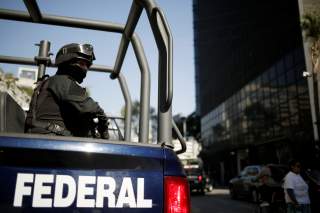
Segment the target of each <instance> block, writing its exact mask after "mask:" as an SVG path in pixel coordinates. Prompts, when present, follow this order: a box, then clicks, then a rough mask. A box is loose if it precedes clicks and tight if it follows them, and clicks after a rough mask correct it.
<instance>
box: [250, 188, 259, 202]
mask: <svg viewBox="0 0 320 213" xmlns="http://www.w3.org/2000/svg"><path fill="white" fill-rule="evenodd" d="M250 191H251V192H250V200H251V201H252V202H253V203H258V202H259V194H258V191H257V189H256V188H252V189H251V190H250Z"/></svg>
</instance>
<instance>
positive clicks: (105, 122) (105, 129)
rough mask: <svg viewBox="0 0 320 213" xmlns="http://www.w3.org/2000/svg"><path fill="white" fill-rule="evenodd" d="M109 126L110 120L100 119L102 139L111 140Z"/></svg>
mask: <svg viewBox="0 0 320 213" xmlns="http://www.w3.org/2000/svg"><path fill="white" fill-rule="evenodd" d="M108 125H109V122H108V120H104V119H99V122H98V132H99V134H100V137H101V138H102V139H109V132H108Z"/></svg>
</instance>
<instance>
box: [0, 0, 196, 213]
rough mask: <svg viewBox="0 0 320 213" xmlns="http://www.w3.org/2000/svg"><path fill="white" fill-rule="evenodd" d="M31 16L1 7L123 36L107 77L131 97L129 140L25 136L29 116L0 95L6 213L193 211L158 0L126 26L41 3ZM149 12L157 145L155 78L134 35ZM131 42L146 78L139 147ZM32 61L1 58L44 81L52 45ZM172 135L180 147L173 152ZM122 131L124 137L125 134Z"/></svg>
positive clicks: (139, 6)
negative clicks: (155, 66)
mask: <svg viewBox="0 0 320 213" xmlns="http://www.w3.org/2000/svg"><path fill="white" fill-rule="evenodd" d="M24 3H25V5H26V8H27V11H16V10H8V9H0V19H5V20H11V21H12V20H13V21H19V22H31V23H34V24H46V25H56V26H65V27H74V28H83V29H88V30H100V31H104V32H112V33H120V34H121V42H120V45H119V50H118V53H117V58H116V61H115V64H114V66H113V67H108V66H104V65H97V64H94V65H92V67H91V68H90V70H91V71H97V72H104V73H109V74H110V78H111V79H116V80H118V82H119V85H120V87H121V91H122V93H123V96H124V99H125V116H124V118H123V125H124V128H123V134H120V133H119V134H118V136H119V137H118V138H116V139H114V140H105V139H98V138H80V137H64V136H48V135H37V134H25V133H23V126H24V119H25V112H24V111H23V110H22V109H21V107H20V106H19V105H18V104H17V103H16V102H15V101H14V100H13V99H12V97H11V96H10V95H8V93H5V92H2V93H0V174H1V175H0V189H1V193H0V212H110V213H111V212H127V213H130V212H153V213H155V212H165V213H189V212H190V197H189V196H190V195H189V186H188V182H187V179H186V175H185V173H184V170H183V168H182V166H181V163H180V161H179V159H178V157H177V154H179V153H182V152H184V151H185V149H186V147H185V143H184V140H183V138H182V136H181V134H180V133H179V130H178V129H177V127H176V125H175V124H174V122H173V121H172V112H171V105H172V37H171V34H170V29H169V27H168V24H167V22H166V19H165V17H164V14H163V12H162V11H161V9H160V8H159V7H158V5H157V4H156V3H155V2H154V1H153V0H134V1H133V2H132V6H131V9H130V13H129V16H128V19H127V22H126V24H124V25H121V24H114V23H109V22H105V21H97V20H88V19H79V18H72V17H64V16H55V15H46V14H43V13H41V10H40V8H39V6H38V5H37V3H36V1H24ZM143 10H145V11H146V14H147V15H148V19H149V22H150V25H151V29H152V32H153V34H154V37H155V41H156V43H157V47H158V49H159V71H158V72H159V83H158V85H159V86H158V94H159V99H158V100H159V103H158V130H157V133H158V134H157V137H158V138H157V144H149V143H148V132H149V130H148V128H149V123H148V122H149V108H150V101H149V100H150V76H149V67H148V63H147V61H146V57H145V55H144V51H143V47H142V43H141V41H140V39H139V38H138V35H137V34H136V33H135V32H134V29H135V26H136V24H137V22H138V21H139V17H140V15H141V13H142V11H143ZM130 43H131V44H132V46H133V49H134V52H135V55H136V58H137V60H138V64H139V68H140V73H141V88H140V90H141V97H140V120H139V142H138V143H134V142H132V139H131V118H132V106H131V104H132V101H131V97H130V94H129V92H128V88H127V85H126V81H125V76H124V75H122V73H121V72H120V71H121V66H122V63H123V60H124V57H125V55H126V52H127V48H128V45H129V44H130ZM39 48H40V49H39V55H38V56H36V57H34V58H25V57H18V56H6V55H0V62H1V63H12V64H25V65H35V66H38V78H39V79H40V78H41V77H42V76H43V75H44V74H46V68H47V67H55V63H54V62H53V61H51V58H50V54H49V51H50V42H49V41H47V40H43V41H41V42H40V44H39ZM172 131H176V132H177V134H178V137H179V139H180V141H181V144H182V149H181V150H178V151H173V145H172ZM119 132H121V131H120V130H119Z"/></svg>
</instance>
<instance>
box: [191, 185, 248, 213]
mask: <svg viewBox="0 0 320 213" xmlns="http://www.w3.org/2000/svg"><path fill="white" fill-rule="evenodd" d="M253 208H254V206H253V204H252V203H250V202H248V201H244V200H241V201H239V200H232V199H231V198H230V196H229V190H227V189H214V190H213V191H212V192H210V193H206V195H198V194H193V193H192V194H191V213H251V212H254V211H253Z"/></svg>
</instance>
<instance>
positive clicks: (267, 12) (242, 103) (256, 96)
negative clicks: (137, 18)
mask: <svg viewBox="0 0 320 213" xmlns="http://www.w3.org/2000/svg"><path fill="white" fill-rule="evenodd" d="M193 10H194V30H195V32H194V41H195V68H196V74H195V81H196V90H197V91H196V102H197V103H196V107H197V113H198V114H199V115H200V116H201V138H202V143H203V147H204V149H203V150H204V151H203V152H202V154H201V156H202V158H204V160H205V162H206V163H207V168H210V169H209V170H216V171H214V172H215V173H219V175H220V176H219V177H220V179H228V178H229V176H230V177H231V176H233V175H235V174H236V173H237V172H238V171H239V170H240V169H241V168H243V166H245V165H247V164H265V163H287V161H288V159H289V158H291V157H293V156H294V155H295V152H298V151H299V152H300V151H301V153H302V155H308V154H307V153H308V152H309V151H310V147H311V144H312V137H313V133H312V120H311V113H310V102H309V95H308V85H307V80H306V79H305V78H304V77H303V76H302V73H303V71H305V59H304V51H303V43H302V36H301V29H300V23H299V7H298V1H292V0H282V1H276V0H270V1H255V0H247V1H236V0H228V1H212V0H194V2H193ZM308 144H309V145H310V146H309V145H308ZM226 167H228V168H229V169H231V170H232V171H229V173H228V172H227V171H226V169H225V168H226ZM217 170H218V171H217ZM221 173H223V174H221ZM221 175H222V176H223V177H222V176H221Z"/></svg>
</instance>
